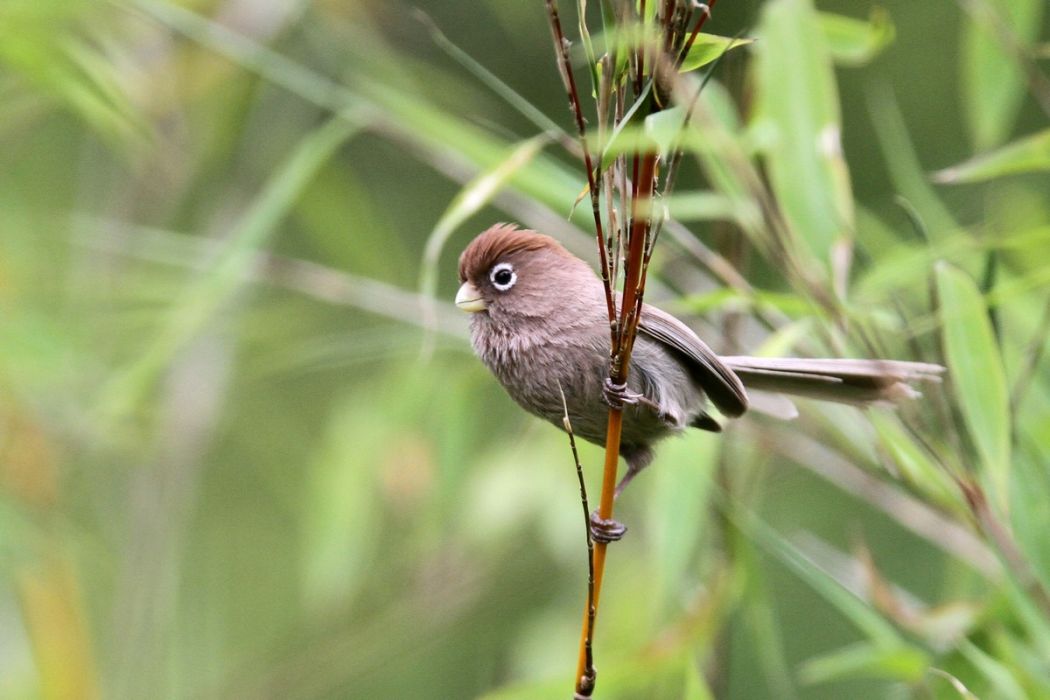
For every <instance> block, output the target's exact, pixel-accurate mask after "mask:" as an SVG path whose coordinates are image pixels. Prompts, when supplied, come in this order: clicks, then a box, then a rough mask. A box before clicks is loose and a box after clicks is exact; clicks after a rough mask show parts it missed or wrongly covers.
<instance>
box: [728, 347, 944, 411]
mask: <svg viewBox="0 0 1050 700" xmlns="http://www.w3.org/2000/svg"><path fill="white" fill-rule="evenodd" d="M721 359H722V361H723V362H724V363H725V364H726V365H728V366H729V367H730V369H732V370H733V371H734V372H735V373H736V375H737V376H738V377H740V380H741V381H743V382H744V386H745V387H747V388H748V389H758V390H761V391H770V392H775V393H783V394H791V395H793V396H804V397H808V398H813V399H821V400H824V401H838V402H840V403H849V404H858V405H865V404H871V403H879V402H893V401H898V400H900V399H910V398H915V397H916V396H919V395H920V394H919V392H918V391H916V390H915V389H914V388H913V387H912V386H911V385H910V383H912V382H920V381H934V382H939V381H940V380H941V377H940V375H941V373H942V372H944V367H941V366H940V365H932V364H927V363H925V362H899V361H896V360H809V359H802V358H773V357H722V358H721Z"/></svg>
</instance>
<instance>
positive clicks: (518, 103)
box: [416, 8, 566, 135]
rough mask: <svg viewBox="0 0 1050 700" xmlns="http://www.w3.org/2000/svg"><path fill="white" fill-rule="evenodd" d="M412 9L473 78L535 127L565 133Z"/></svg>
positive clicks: (437, 40)
mask: <svg viewBox="0 0 1050 700" xmlns="http://www.w3.org/2000/svg"><path fill="white" fill-rule="evenodd" d="M416 12H417V15H418V16H419V17H420V20H421V21H422V22H423V24H424V25H425V26H426V28H427V30H429V32H430V38H431V40H433V42H434V43H435V44H437V45H438V46H439V47H440V48H441V49H442V50H444V52H445V53H447V54H448V55H449V56H451V57H452V58H453V59H454V60H455V61H456V62H457V63H459V64H460V65H461V66H463V67H464V68H466V69H467V70H468V71H470V73H471V74H472V75H473V76H474V77H475V78H477V79H478V80H480V81H481V82H482V83H483V84H484V85H485V86H487V87H488V88H489V89H490V90H492V92H494V93H496V94H497V95H499V96H500V97H502V98H503V100H504V101H505V102H506V103H507V104H509V105H510V106H511V107H513V108H514V109H516V110H518V112H520V113H521V114H522V116H524V117H525V118H526V119H528V120H529V121H530V122H532V123H533V124H534V125H536V127H538V128H539V129H542V130H543V131H546V132H548V133H551V134H561V135H565V133H566V132H565V129H563V128H562V127H561V126H560V125H559V124H558V123H557V122H555V121H554V120H553V119H551V118H550V117H548V116H547V115H546V114H544V113H543V112H541V111H540V110H539V109H537V108H536V107H535V106H534V105H533V104H532V103H531V102H529V101H528V100H526V99H525V98H524V97H522V96H521V95H520V94H519V93H518V92H517V91H515V90H514V88H512V87H511V86H509V85H507V84H506V83H505V82H503V81H502V80H501V79H500V78H499V77H498V76H497V75H496V74H495V73H493V72H492V71H490V70H489V69H488V68H486V67H485V66H484V65H482V64H481V63H480V62H478V61H477V60H476V59H475V58H474V57H473V56H471V55H470V54H468V53H467V52H466V51H464V50H463V49H461V48H459V47H458V46H456V44H454V43H453V42H452V40H451V39H449V38H448V37H447V36H445V33H444V32H442V31H441V29H440V28H439V27H438V26H437V24H435V23H434V21H433V20H432V19H431V18H430V16H429V15H427V14H426V13H424V12H423V11H422V10H420V9H418V8H417V10H416Z"/></svg>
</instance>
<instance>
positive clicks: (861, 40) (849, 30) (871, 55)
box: [818, 7, 897, 66]
mask: <svg viewBox="0 0 1050 700" xmlns="http://www.w3.org/2000/svg"><path fill="white" fill-rule="evenodd" d="M818 17H819V21H820V30H821V31H822V32H823V33H824V39H825V41H827V43H828V51H830V52H831V58H832V59H833V60H834V61H835V63H838V64H839V65H843V66H863V65H864V64H866V63H870V62H871V61H872V60H874V59H875V58H876V57H877V56H878V55H879V54H880V53H882V50H883V49H885V48H886V47H887V46H889V45H890V44H891V43H893V40H894V38H895V37H896V35H897V29H896V27H894V26H893V22H892V20H890V15H889V13H888V12H886V10H885V9H884V8H881V7H873V8H872V9H871V15H870V17H869V19H868V21H866V22H865V21H864V20H861V19H855V18H853V17H846V16H844V15H837V14H832V13H830V12H820V13H818Z"/></svg>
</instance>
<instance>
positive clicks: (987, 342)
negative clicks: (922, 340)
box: [936, 262, 1010, 512]
mask: <svg viewBox="0 0 1050 700" xmlns="http://www.w3.org/2000/svg"><path fill="white" fill-rule="evenodd" d="M936 277H937V297H938V299H939V300H940V314H941V327H942V334H943V340H944V351H945V356H946V359H947V362H948V371H949V374H950V377H951V383H952V388H953V390H954V392H955V395H956V398H957V399H958V402H959V408H960V410H961V411H962V415H963V419H964V420H965V422H966V427H967V429H968V431H969V433H970V437H971V438H973V442H974V445H976V447H977V453H978V455H979V456H980V459H981V467H982V473H983V475H984V478H985V484H986V486H987V488H989V490H990V491H991V493H992V498H993V501H994V502H995V503H996V504H997V505H998V506H999V507H1000V508H1001V509H1003V511H1004V512H1006V510H1007V508H1006V506H1007V503H1008V501H1009V487H1010V399H1009V394H1008V392H1007V386H1006V374H1005V371H1004V369H1003V361H1002V358H1001V357H1000V354H999V345H998V343H997V342H996V339H995V334H994V333H993V331H992V323H991V320H990V319H989V318H988V310H987V306H986V304H985V301H984V298H983V297H982V296H981V292H980V290H979V289H978V288H977V284H976V283H975V282H974V281H973V279H971V278H970V276H969V275H967V274H966V273H965V272H963V271H962V270H960V269H958V268H956V267H953V266H951V265H949V264H947V263H944V262H940V263H937V266H936Z"/></svg>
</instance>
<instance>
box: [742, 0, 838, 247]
mask: <svg viewBox="0 0 1050 700" xmlns="http://www.w3.org/2000/svg"><path fill="white" fill-rule="evenodd" d="M759 30H760V31H759V37H758V38H759V42H758V43H757V44H755V47H756V54H757V56H758V66H757V69H758V70H757V72H758V97H757V102H758V109H757V120H756V123H755V124H754V127H755V128H756V129H757V130H758V131H760V132H761V133H763V135H764V139H763V147H762V151H763V155H764V157H765V160H766V163H767V166H768V169H769V178H770V182H771V184H772V186H773V190H774V191H775V193H776V195H777V200H778V201H779V203H780V205H781V207H782V209H783V211H784V214H785V216H786V218H787V220H788V222H789V224H790V226H791V229H792V230H793V232H794V233H795V234H797V235H798V236H799V237H800V238H801V239H802V240H804V241H805V242H806V244H807V245H808V247H809V249H810V252H812V253H813V254H814V255H815V256H816V257H817V258H819V259H821V260H828V259H829V256H830V255H831V251H832V247H833V246H834V245H835V244H836V243H837V242H838V241H841V240H843V239H846V238H848V237H849V236H850V232H851V231H852V230H853V228H854V221H853V218H854V217H853V197H852V194H851V190H850V183H849V174H848V171H847V168H846V162H845V159H844V158H843V156H842V142H841V130H842V129H841V118H840V115H839V104H838V92H837V90H836V87H835V78H834V72H833V69H832V65H831V57H830V55H829V53H828V47H827V44H826V42H825V40H824V36H823V34H822V33H821V31H820V25H819V22H818V17H817V13H816V12H815V11H814V9H813V5H812V2H810V0H773V1H772V2H769V3H767V4H766V5H765V10H764V11H763V13H762V20H761V24H760V27H759Z"/></svg>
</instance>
